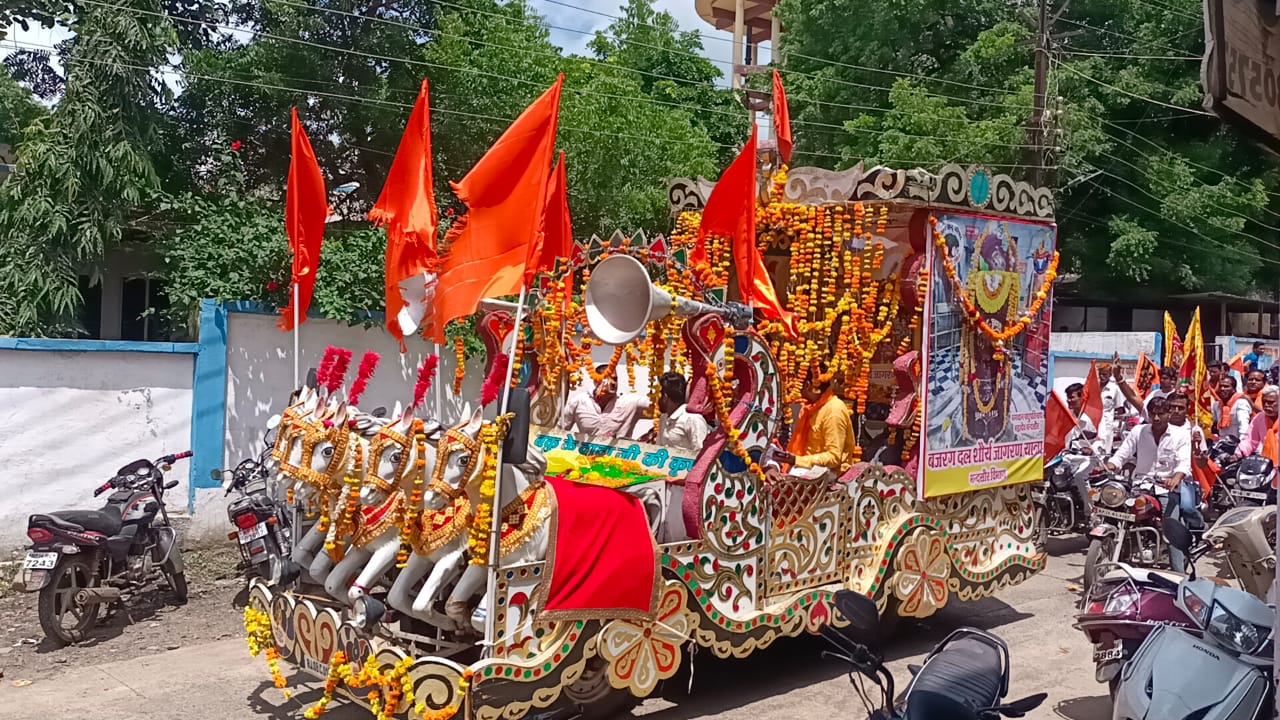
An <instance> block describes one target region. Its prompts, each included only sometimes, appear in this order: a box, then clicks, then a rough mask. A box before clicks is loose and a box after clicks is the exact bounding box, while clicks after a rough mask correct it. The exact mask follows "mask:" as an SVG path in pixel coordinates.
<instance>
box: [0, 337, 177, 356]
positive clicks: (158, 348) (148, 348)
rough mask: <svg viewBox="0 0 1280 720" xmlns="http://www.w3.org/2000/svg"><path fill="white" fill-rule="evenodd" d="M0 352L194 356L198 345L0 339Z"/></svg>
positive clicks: (120, 341)
mask: <svg viewBox="0 0 1280 720" xmlns="http://www.w3.org/2000/svg"><path fill="white" fill-rule="evenodd" d="M0 350H45V351H49V350H53V351H61V352H145V353H177V354H183V355H195V354H196V353H197V352H199V350H200V343H175V342H135V341H132V340H75V339H58V338H13V337H0Z"/></svg>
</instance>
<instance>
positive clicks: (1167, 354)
mask: <svg viewBox="0 0 1280 720" xmlns="http://www.w3.org/2000/svg"><path fill="white" fill-rule="evenodd" d="M1161 364H1162V365H1164V366H1165V367H1172V368H1177V367H1182V341H1181V340H1179V339H1178V326H1176V325H1174V324H1173V317H1172V316H1171V315H1169V311H1168V310H1166V311H1165V312H1164V357H1163V358H1162V359H1161Z"/></svg>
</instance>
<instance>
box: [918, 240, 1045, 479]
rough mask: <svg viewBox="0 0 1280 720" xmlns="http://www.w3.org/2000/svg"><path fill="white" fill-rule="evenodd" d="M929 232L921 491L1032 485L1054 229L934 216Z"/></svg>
mask: <svg viewBox="0 0 1280 720" xmlns="http://www.w3.org/2000/svg"><path fill="white" fill-rule="evenodd" d="M933 230H934V232H935V235H934V242H932V243H930V244H931V246H932V248H933V251H932V273H931V276H932V277H933V278H935V279H936V280H935V282H934V283H933V297H932V304H931V306H930V311H931V312H930V318H929V352H928V360H927V368H926V373H927V376H928V382H929V397H928V400H927V404H926V408H925V412H926V445H925V452H926V458H927V460H926V465H925V478H924V482H925V493H926V494H927V495H930V496H934V495H945V494H950V493H954V492H963V491H966V490H971V489H974V488H978V487H987V486H994V485H1005V484H1012V483H1017V482H1026V481H1029V480H1034V479H1037V478H1038V477H1039V474H1040V472H1041V471H1042V466H1041V463H1042V457H1041V453H1042V451H1043V441H1044V410H1043V408H1044V399H1045V397H1046V395H1047V393H1048V383H1047V375H1048V347H1047V345H1048V342H1047V341H1048V332H1047V331H1048V327H1049V318H1048V307H1047V303H1046V302H1045V299H1046V298H1047V293H1048V288H1049V287H1050V285H1051V281H1048V280H1047V279H1048V278H1049V277H1050V276H1051V275H1052V274H1053V270H1052V268H1051V267H1050V266H1051V263H1050V262H1049V260H1048V258H1050V257H1052V248H1053V245H1054V228H1053V226H1051V225H1039V224H1034V223H1025V222H1014V221H1007V220H999V219H994V218H987V217H976V216H965V215H940V216H938V222H937V225H936V226H935V227H934V228H933Z"/></svg>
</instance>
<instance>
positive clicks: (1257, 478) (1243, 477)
mask: <svg viewBox="0 0 1280 720" xmlns="http://www.w3.org/2000/svg"><path fill="white" fill-rule="evenodd" d="M1236 478H1237V480H1238V483H1239V485H1240V487H1241V488H1243V489H1245V490H1257V489H1258V488H1260V487H1262V484H1263V483H1265V482H1266V481H1267V478H1266V476H1264V475H1263V474H1262V473H1247V472H1241V473H1238V474H1237V475H1236Z"/></svg>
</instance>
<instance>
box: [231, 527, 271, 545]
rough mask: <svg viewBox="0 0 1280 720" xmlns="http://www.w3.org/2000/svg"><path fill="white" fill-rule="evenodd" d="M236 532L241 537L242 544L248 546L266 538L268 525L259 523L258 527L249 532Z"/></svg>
mask: <svg viewBox="0 0 1280 720" xmlns="http://www.w3.org/2000/svg"><path fill="white" fill-rule="evenodd" d="M236 532H237V534H238V535H239V536H240V544H241V545H246V544H248V543H251V542H253V541H254V540H257V539H258V538H264V537H266V536H267V524H266V523H258V524H257V525H254V526H253V527H251V528H249V529H248V530H238V531H236Z"/></svg>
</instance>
